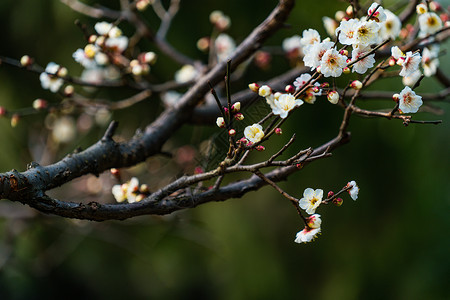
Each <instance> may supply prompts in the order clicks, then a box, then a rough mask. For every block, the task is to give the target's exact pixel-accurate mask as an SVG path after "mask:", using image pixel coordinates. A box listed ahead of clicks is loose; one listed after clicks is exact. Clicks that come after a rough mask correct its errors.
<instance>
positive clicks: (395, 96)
mask: <svg viewBox="0 0 450 300" xmlns="http://www.w3.org/2000/svg"><path fill="white" fill-rule="evenodd" d="M392 99H393V100H394V101H395V102H398V100H399V99H400V94H394V95H392Z"/></svg>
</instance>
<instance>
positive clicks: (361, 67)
mask: <svg viewBox="0 0 450 300" xmlns="http://www.w3.org/2000/svg"><path fill="white" fill-rule="evenodd" d="M370 50H371V48H370V47H358V48H355V49H353V51H352V60H357V59H359V58H360V57H363V56H364V55H366V54H367V53H368V52H370ZM374 63H375V54H371V55H369V56H366V57H365V58H363V59H361V60H359V61H357V62H356V63H355V64H354V65H353V68H352V72H356V73H359V74H364V73H366V71H367V69H369V68H372V67H373V64H374Z"/></svg>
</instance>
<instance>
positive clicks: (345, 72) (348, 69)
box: [342, 67, 350, 74]
mask: <svg viewBox="0 0 450 300" xmlns="http://www.w3.org/2000/svg"><path fill="white" fill-rule="evenodd" d="M342 72H343V73H344V74H350V68H349V67H344V68H343V69H342Z"/></svg>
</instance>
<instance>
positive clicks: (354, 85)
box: [350, 80, 363, 90]
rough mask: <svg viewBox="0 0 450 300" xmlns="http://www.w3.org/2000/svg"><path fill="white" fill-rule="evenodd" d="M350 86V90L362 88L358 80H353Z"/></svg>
mask: <svg viewBox="0 0 450 300" xmlns="http://www.w3.org/2000/svg"><path fill="white" fill-rule="evenodd" d="M350 86H351V87H352V89H355V90H360V89H361V88H362V86H363V84H362V82H361V81H359V80H353V81H352V83H351V84H350Z"/></svg>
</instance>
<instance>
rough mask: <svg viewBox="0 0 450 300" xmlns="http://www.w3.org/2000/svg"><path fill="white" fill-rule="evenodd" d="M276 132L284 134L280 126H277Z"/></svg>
mask: <svg viewBox="0 0 450 300" xmlns="http://www.w3.org/2000/svg"><path fill="white" fill-rule="evenodd" d="M275 134H277V135H282V134H283V131H282V130H281V128H280V127H278V128H275Z"/></svg>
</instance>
